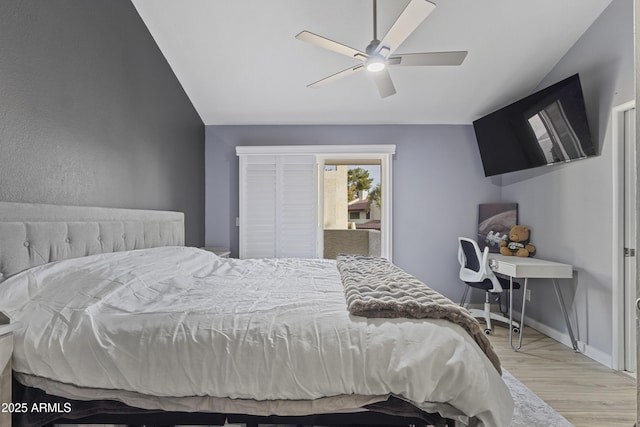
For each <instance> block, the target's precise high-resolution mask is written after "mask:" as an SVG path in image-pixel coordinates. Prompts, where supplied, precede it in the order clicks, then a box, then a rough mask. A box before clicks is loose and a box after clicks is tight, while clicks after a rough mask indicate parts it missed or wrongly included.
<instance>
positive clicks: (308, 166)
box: [240, 155, 317, 258]
mask: <svg viewBox="0 0 640 427" xmlns="http://www.w3.org/2000/svg"><path fill="white" fill-rule="evenodd" d="M316 239H317V183H316V159H315V156H313V155H241V156H240V258H263V257H279V258H283V257H300V258H316V257H317V249H316V248H317V242H316Z"/></svg>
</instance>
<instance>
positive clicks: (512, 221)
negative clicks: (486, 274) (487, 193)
mask: <svg viewBox="0 0 640 427" xmlns="http://www.w3.org/2000/svg"><path fill="white" fill-rule="evenodd" d="M517 223H518V204H517V203H481V204H480V205H478V246H479V247H480V249H481V250H484V248H485V247H487V246H488V247H489V252H492V253H497V252H500V242H501V241H502V240H505V239H507V238H508V237H509V230H510V229H511V227H512V226H513V225H516V224H517Z"/></svg>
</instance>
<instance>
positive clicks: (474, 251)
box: [458, 237, 502, 292]
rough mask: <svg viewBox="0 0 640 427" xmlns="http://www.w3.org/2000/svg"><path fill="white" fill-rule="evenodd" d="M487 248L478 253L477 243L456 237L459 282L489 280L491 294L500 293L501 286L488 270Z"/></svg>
mask: <svg viewBox="0 0 640 427" xmlns="http://www.w3.org/2000/svg"><path fill="white" fill-rule="evenodd" d="M488 257H489V247H488V246H487V247H485V248H484V251H482V252H481V251H480V247H479V246H478V243H477V242H476V241H475V240H473V239H469V238H466V237H458V261H459V262H460V280H462V281H463V282H474V283H478V282H483V281H485V280H486V279H489V280H491V283H492V284H493V289H491V292H502V286H500V282H499V281H498V278H497V277H496V275H495V274H494V273H493V271H491V269H490V268H489V261H488Z"/></svg>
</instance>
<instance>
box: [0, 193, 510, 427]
mask: <svg viewBox="0 0 640 427" xmlns="http://www.w3.org/2000/svg"><path fill="white" fill-rule="evenodd" d="M374 261H375V262H377V263H378V264H375V266H374V267H372V265H371V264H367V265H366V267H365V268H364V269H363V268H359V267H358V266H359V265H360V264H362V262H374ZM382 261H383V260H382ZM379 262H380V260H369V259H365V260H363V259H359V258H357V259H356V258H353V259H352V258H349V257H345V258H344V259H343V260H339V261H330V260H310V259H258V260H236V259H227V258H220V257H217V256H216V255H214V254H213V253H210V252H207V251H203V250H200V249H197V248H190V247H185V246H184V217H183V215H182V214H181V213H178V212H163V211H146V210H128V209H107V208H91V207H71V206H52V205H33V204H22V203H6V202H0V281H1V282H0V311H3V312H5V313H7V314H8V315H9V316H10V317H11V318H12V320H13V321H17V322H20V324H21V326H20V327H18V328H17V330H16V332H15V334H14V340H15V347H14V354H13V369H14V379H15V381H14V384H15V388H14V390H15V392H14V401H28V402H30V403H32V402H36V403H38V402H45V401H46V402H49V403H50V406H49V408H54V409H56V410H55V411H53V410H52V411H42V412H36V413H34V412H33V411H27V413H23V414H14V415H15V416H14V420H16V419H17V420H18V421H17V422H16V425H33V426H37V425H48V424H50V423H53V422H69V421H72V420H76V422H78V421H77V420H80V421H81V422H100V423H113V422H119V423H129V424H134V423H138V424H142V423H144V424H152V423H154V422H155V423H158V424H162V425H167V424H209V425H222V424H224V423H225V422H235V423H246V424H248V425H257V424H260V423H284V424H291V423H294V424H306V425H374V424H376V425H449V426H453V425H454V424H455V425H458V426H463V425H468V426H496V427H501V426H508V424H509V421H510V419H511V415H512V412H513V401H512V399H511V396H510V393H509V391H508V389H507V387H506V385H505V384H504V382H503V381H502V379H501V375H500V366H499V361H497V359H496V358H495V354H493V353H492V349H491V348H490V345H489V347H488V348H487V347H485V345H486V342H485V341H483V340H482V338H484V339H485V340H486V337H484V336H482V332H481V330H480V328H479V326H477V325H476V326H475V327H474V326H473V325H472V324H464V325H461V324H456V323H453V322H452V321H450V319H448V318H446V317H447V316H444V315H437V316H433V317H434V318H425V316H422V315H420V314H416V310H417V311H420V309H421V307H424V305H422V306H421V305H419V304H418V305H415V304H414V305H412V304H408V305H407V304H405V303H402V304H398V303H397V299H398V298H399V297H398V296H397V295H392V297H393V298H391V299H390V296H389V295H382V296H379V298H378V299H374V300H373V302H374V303H375V304H374V305H373V306H372V305H369V306H367V305H366V301H371V299H370V298H369V297H370V294H366V292H370V291H371V286H370V285H367V286H358V285H353V283H352V282H353V281H354V280H356V279H359V278H360V277H361V276H362V277H364V278H365V280H367V281H369V282H368V283H370V282H371V281H372V280H373V278H374V277H378V278H387V279H388V283H395V282H397V281H398V280H399V277H400V276H402V277H405V278H408V279H409V281H408V282H407V286H406V287H405V288H404V289H403V290H402V293H403V295H404V294H406V293H411V292H412V290H413V289H414V288H415V287H416V286H417V284H416V283H415V282H411V280H416V279H415V278H412V277H411V276H409V275H407V274H406V273H404V272H402V271H401V270H400V269H398V268H397V267H395V266H393V265H392V264H391V263H388V262H386V263H385V262H384V261H383V262H382V263H381V264H380V263H379ZM340 263H342V264H340ZM358 268H359V269H358ZM363 270H366V271H367V272H368V273H369V276H366V274H364V272H363ZM348 283H351V284H350V285H348ZM388 283H387V284H384V285H383V286H381V287H382V288H385V287H387V288H388V287H389V286H388ZM349 286H351V287H349ZM391 287H392V288H393V286H391ZM376 289H380V287H378V288H376ZM354 292H356V294H354ZM360 292H362V293H360ZM401 297H402V298H404V296H401ZM409 297H410V298H411V301H412V302H415V300H417V299H419V298H414V297H413V296H411V295H410V296H409ZM445 300H446V299H445ZM363 301H365V305H364V306H363V305H362V303H363ZM390 301H391V303H390ZM442 305H445V306H446V305H447V304H446V303H445V304H439V305H438V307H440V306H442ZM353 307H356V308H359V309H360V310H361V312H359V313H357V314H358V315H354V314H353V313H354V312H353V311H350V310H351V309H352V308H353ZM397 307H402V308H406V307H409V308H410V310H408V312H406V313H403V314H402V315H400V316H398V315H396V314H397V313H395V314H394V308H397ZM372 308H373V309H372ZM367 310H368V311H367ZM380 313H383V314H381V315H380ZM474 328H475V329H474ZM476 329H477V330H476ZM478 333H479V335H478ZM480 336H482V338H479V337H480ZM154 417H156V421H153V419H154ZM158 417H159V418H158ZM157 419H159V420H160V421H157ZM18 423H19V424H18Z"/></svg>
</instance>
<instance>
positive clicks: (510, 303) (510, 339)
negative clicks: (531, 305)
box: [509, 277, 529, 351]
mask: <svg viewBox="0 0 640 427" xmlns="http://www.w3.org/2000/svg"><path fill="white" fill-rule="evenodd" d="M528 281H529V279H527V278H525V279H524V287H523V289H522V312H521V313H520V331H519V333H518V345H517V346H514V345H513V328H512V327H511V325H512V324H513V277H510V278H509V290H510V292H511V295H510V296H509V345H510V346H511V348H512V349H513V350H514V351H518V350H520V349H521V348H522V332H523V331H524V310H525V308H526V303H527V298H526V295H527V283H528Z"/></svg>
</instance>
